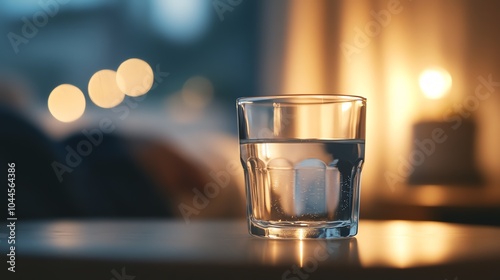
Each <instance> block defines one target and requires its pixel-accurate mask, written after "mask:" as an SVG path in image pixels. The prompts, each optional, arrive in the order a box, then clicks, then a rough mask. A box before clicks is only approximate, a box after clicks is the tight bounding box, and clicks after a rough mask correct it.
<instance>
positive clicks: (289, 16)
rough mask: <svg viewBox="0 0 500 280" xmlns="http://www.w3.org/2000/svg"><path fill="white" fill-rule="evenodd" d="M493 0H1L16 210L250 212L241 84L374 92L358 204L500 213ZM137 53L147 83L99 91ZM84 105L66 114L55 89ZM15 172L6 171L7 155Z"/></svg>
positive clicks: (449, 214)
mask: <svg viewBox="0 0 500 280" xmlns="http://www.w3.org/2000/svg"><path fill="white" fill-rule="evenodd" d="M499 11H500V3H498V2H497V1H494V0H484V1H474V2H473V1H465V0H453V1H452V0H441V1H432V0H413V1H410V0H408V1H407V0H401V1H397V0H376V1H355V2H354V1H347V0H345V1H327V0H315V1H300V0H289V1H285V0H273V1H264V0H262V1H260V0H259V1H256V0H252V1H249V0H182V1H176V0H163V1H162V0H149V1H139V0H124V1H117V0H109V1H98V0H91V1H88V0H87V1H83V0H59V1H58V0H24V1H14V0H6V1H2V2H1V3H0V34H3V37H2V38H3V39H2V40H0V124H1V127H2V131H1V132H0V133H1V140H0V141H1V148H0V149H1V153H0V158H1V161H2V165H3V166H5V165H6V164H7V162H15V163H16V170H17V171H16V172H17V173H16V178H17V189H16V193H17V203H18V206H17V207H18V210H17V211H18V215H19V217H20V218H26V219H28V218H61V217H99V218H101V217H175V218H184V219H185V220H192V219H202V218H213V219H215V218H242V217H244V214H245V199H244V186H243V185H244V182H243V170H242V169H241V167H240V162H239V154H238V140H237V130H236V110H235V99H236V98H237V97H241V96H257V95H279V94H320V93H344V94H353V95H360V96H364V97H367V98H368V114H367V141H366V144H367V145H366V162H365V165H364V170H363V179H362V192H361V217H362V218H370V219H413V220H439V221H451V222H461V223H474V224H489V225H500V172H498V171H500V148H499V146H498V143H500V94H499V92H500V64H499V63H498V61H500V52H499V50H500V35H499V34H498V32H497V30H496V27H497V26H499V25H500V19H499V18H498V16H497V14H498V12H499ZM129 58H139V59H142V60H144V61H145V62H147V63H148V64H149V65H150V66H151V68H152V70H153V73H154V81H153V85H152V88H151V90H150V91H149V92H148V93H147V94H146V95H144V96H141V97H129V96H126V97H125V99H124V101H123V102H121V103H120V104H119V105H117V106H116V107H114V108H110V109H104V108H101V107H98V106H96V105H95V104H94V103H93V102H92V101H91V100H90V98H89V95H88V93H87V92H88V83H89V80H90V78H91V77H92V75H93V74H94V73H96V72H97V71H99V70H102V69H111V70H116V69H117V68H118V67H119V66H120V64H121V63H122V62H123V61H125V60H127V59H129ZM60 84H72V85H74V86H76V87H78V88H79V89H80V90H81V91H82V92H83V93H84V95H85V104H86V106H85V112H84V114H83V115H82V116H81V117H80V118H78V119H77V120H75V121H72V122H68V123H65V122H61V121H59V120H57V119H56V118H54V116H53V115H52V114H51V113H50V112H49V110H48V106H47V102H48V97H49V95H50V93H51V91H52V90H53V89H54V88H55V87H57V86H58V85H60ZM4 172H6V171H4Z"/></svg>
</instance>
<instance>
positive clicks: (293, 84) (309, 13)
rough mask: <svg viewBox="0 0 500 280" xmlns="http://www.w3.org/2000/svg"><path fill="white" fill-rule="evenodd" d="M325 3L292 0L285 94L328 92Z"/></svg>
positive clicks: (287, 39) (285, 66)
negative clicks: (326, 87) (326, 78)
mask: <svg viewBox="0 0 500 280" xmlns="http://www.w3.org/2000/svg"><path fill="white" fill-rule="evenodd" d="M325 5H326V4H325V3H324V1H290V10H289V14H288V17H289V20H290V22H289V23H288V26H287V34H286V35H287V36H286V42H285V46H286V48H285V62H284V66H283V71H284V81H283V88H282V92H283V93H300V94H319V93H323V92H324V91H325V79H324V77H325V75H324V74H325V73H324V70H325V57H324V53H325V50H324V45H325V44H324V40H325V36H323V34H325V32H326V31H325V30H324V29H325V26H326V25H325V24H324V23H325V15H326V13H325V12H324V10H325Z"/></svg>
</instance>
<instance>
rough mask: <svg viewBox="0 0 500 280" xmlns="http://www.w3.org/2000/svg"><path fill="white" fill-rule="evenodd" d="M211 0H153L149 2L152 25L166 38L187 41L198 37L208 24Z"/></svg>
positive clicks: (180, 41)
mask: <svg viewBox="0 0 500 280" xmlns="http://www.w3.org/2000/svg"><path fill="white" fill-rule="evenodd" d="M213 13H214V11H213V7H212V1H206V0H182V1H179V0H154V1H152V2H151V21H152V24H153V27H154V28H155V29H157V30H158V31H159V32H161V33H162V35H164V36H165V37H166V38H167V39H170V40H172V41H175V42H179V43H189V42H192V41H195V40H196V39H198V38H200V37H201V36H202V35H203V34H204V33H205V32H206V31H207V30H208V27H209V26H210V19H211V17H212V14H213Z"/></svg>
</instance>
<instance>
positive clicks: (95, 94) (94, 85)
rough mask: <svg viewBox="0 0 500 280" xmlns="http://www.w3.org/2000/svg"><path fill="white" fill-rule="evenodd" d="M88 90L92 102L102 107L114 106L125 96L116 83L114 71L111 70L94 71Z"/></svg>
mask: <svg viewBox="0 0 500 280" xmlns="http://www.w3.org/2000/svg"><path fill="white" fill-rule="evenodd" d="M88 90H89V96H90V99H91V100H92V102H94V104H95V105H97V106H99V107H102V108H112V107H115V106H116V105H118V104H120V102H122V101H123V99H124V98H125V93H123V91H122V90H121V89H120V88H119V87H118V84H117V83H116V72H115V71H113V70H108V69H104V70H100V71H98V72H96V73H95V74H94V75H93V76H92V78H90V81H89V86H88Z"/></svg>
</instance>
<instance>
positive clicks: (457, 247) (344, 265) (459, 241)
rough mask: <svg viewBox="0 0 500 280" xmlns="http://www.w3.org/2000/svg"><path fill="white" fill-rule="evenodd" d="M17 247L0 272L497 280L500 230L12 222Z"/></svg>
mask: <svg viewBox="0 0 500 280" xmlns="http://www.w3.org/2000/svg"><path fill="white" fill-rule="evenodd" d="M1 233H2V234H3V235H2V242H1V243H0V245H1V246H2V258H4V257H5V256H6V253H5V252H6V249H7V248H6V242H5V240H6V239H5V238H3V237H5V236H6V234H5V233H6V230H5V229H2V230H1ZM16 246H17V247H16V256H17V257H16V273H11V272H8V274H7V278H3V277H1V279H71V280H74V279H92V280H94V279H106V280H110V279H112V280H113V279H114V280H122V279H127V280H133V279H135V280H142V279H294V280H295V279H422V280H423V279H439V280H445V279H448V280H455V279H457V280H464V279H481V280H483V279H500V228H497V227H485V226H469V225H458V224H446V223H439V222H417V221H368V220H362V221H361V223H360V227H359V234H358V235H357V236H356V237H355V238H348V239H338V240H328V241H326V240H303V241H300V240H266V239H261V238H255V237H251V236H250V235H249V234H248V233H247V228H246V223H245V222H244V221H240V220H237V221H196V222H191V223H190V224H186V223H185V222H184V221H179V220H146V221H138V220H122V221H116V220H98V221H36V222H27V221H24V222H23V221H18V223H17V228H16ZM2 263H3V264H2V266H4V269H3V270H4V271H7V265H6V264H5V262H4V261H2ZM2 274H3V273H2Z"/></svg>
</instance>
